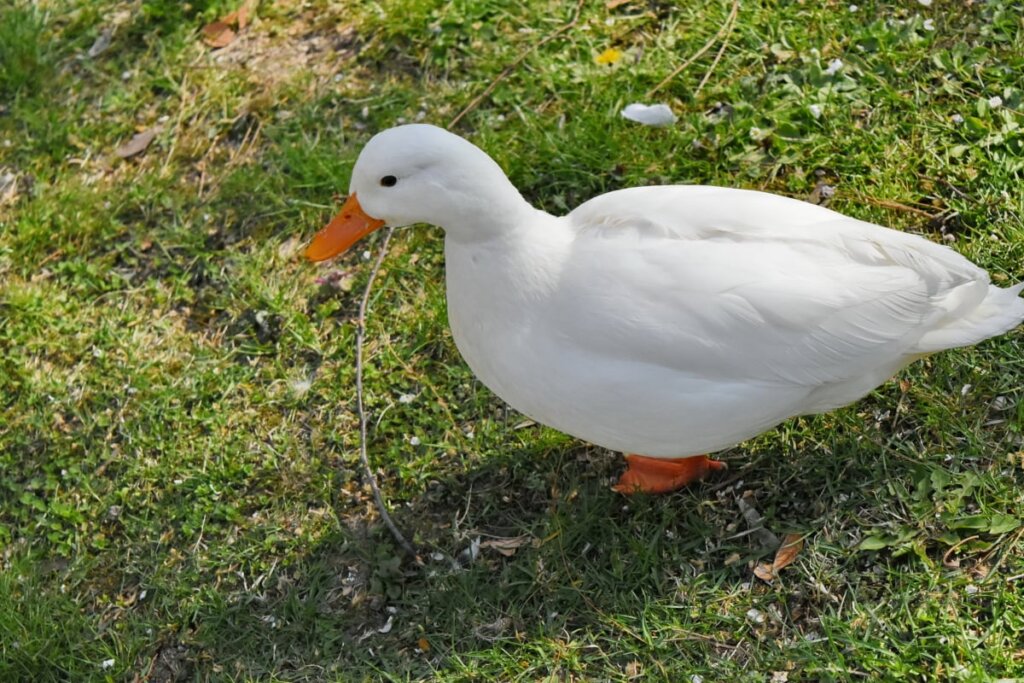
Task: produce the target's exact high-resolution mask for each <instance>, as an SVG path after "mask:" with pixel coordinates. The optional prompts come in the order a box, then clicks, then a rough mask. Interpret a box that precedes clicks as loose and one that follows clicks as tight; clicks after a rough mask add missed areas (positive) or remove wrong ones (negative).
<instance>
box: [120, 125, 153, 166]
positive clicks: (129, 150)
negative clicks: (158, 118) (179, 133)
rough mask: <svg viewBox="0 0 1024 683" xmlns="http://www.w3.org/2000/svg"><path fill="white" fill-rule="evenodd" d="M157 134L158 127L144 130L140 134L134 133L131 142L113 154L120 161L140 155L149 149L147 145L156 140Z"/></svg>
mask: <svg viewBox="0 0 1024 683" xmlns="http://www.w3.org/2000/svg"><path fill="white" fill-rule="evenodd" d="M159 132H160V127H159V126H155V127H153V128H149V129H147V130H144V131H142V132H141V133H136V134H135V135H133V136H132V139H131V140H129V141H128V142H126V143H124V144H123V145H121V146H120V147H118V148H117V149H116V150H114V154H116V155H117V156H119V157H121V158H122V159H128V158H130V157H133V156H135V155H137V154H142V153H143V152H145V151H146V148H147V147H149V143H151V142H153V139H154V138H156V136H157V133H159Z"/></svg>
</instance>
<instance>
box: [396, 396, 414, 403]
mask: <svg viewBox="0 0 1024 683" xmlns="http://www.w3.org/2000/svg"><path fill="white" fill-rule="evenodd" d="M414 400H416V394H402V395H401V396H399V397H398V402H399V403H412V402H413V401H414Z"/></svg>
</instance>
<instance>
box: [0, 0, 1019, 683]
mask: <svg viewBox="0 0 1024 683" xmlns="http://www.w3.org/2000/svg"><path fill="white" fill-rule="evenodd" d="M583 4H584V5H585V7H583V8H582V12H581V14H580V16H579V18H578V21H577V22H576V23H575V24H573V25H572V26H570V27H569V28H567V29H566V30H565V31H564V32H562V33H560V34H559V35H557V36H555V37H554V38H552V39H551V40H548V41H547V42H543V41H544V39H545V37H547V36H550V35H551V34H552V33H554V32H555V31H557V30H558V29H559V28H560V27H562V26H564V25H565V24H566V23H567V22H569V21H570V20H571V19H572V17H573V12H574V6H570V5H568V4H566V3H556V2H545V1H543V0H537V1H534V0H530V1H528V2H523V1H517V2H511V1H504V0H482V1H477V2H469V1H459V0H456V2H447V1H443V0H378V1H377V2H369V1H367V2H331V1H328V0H310V1H306V2H300V1H299V0H280V1H277V2H271V1H270V0H262V1H261V2H258V3H257V2H252V3H250V4H249V5H248V7H249V9H250V10H251V11H250V12H249V16H248V17H246V20H245V21H239V19H238V16H237V15H236V17H235V18H234V20H235V21H234V25H233V26H232V30H233V31H234V32H235V33H237V37H235V38H234V40H230V41H227V44H226V45H224V46H223V47H219V48H216V47H213V46H211V45H209V44H207V43H206V42H204V40H203V38H204V36H207V39H208V40H212V39H211V38H210V33H209V32H208V33H204V32H203V28H204V27H205V26H207V25H209V24H211V23H212V22H214V21H215V20H217V19H218V18H221V17H225V16H226V15H228V14H229V13H230V12H232V11H234V10H237V9H238V8H239V5H238V2H236V1H235V0H223V1H222V0H195V1H194V2H192V3H190V4H185V3H179V2H176V1H171V0H131V1H125V2H117V1H114V0H97V1H95V2H93V1H89V2H86V1H85V0H38V1H37V2H30V1H29V0H13V2H7V3H5V4H4V5H3V6H2V7H0V283H2V285H0V468H2V476H0V546H2V551H0V634H2V637H0V679H2V680H5V681H15V680H25V681H28V680H31V681H51V680H52V681H56V680H75V681H86V680H124V681H132V680H135V681H160V682H166V681H178V680H182V681H183V680H239V681H241V680H271V681H295V680H337V681H359V680H395V681H399V680H440V681H462V680H516V681H582V680H610V681H627V680H629V681H633V680H637V681H640V680H648V681H662V680H672V681H698V680H703V681H707V682H710V681H785V680H789V681H826V680H837V681H842V680H859V679H870V680H886V679H888V680H969V681H975V680H990V679H998V678H1010V679H1012V678H1015V677H1016V678H1021V677H1024V645H1022V643H1024V598H1022V597H1021V591H1020V587H1021V583H1022V581H1024V542H1022V535H1024V527H1021V526H1020V522H1021V520H1020V517H1019V515H1020V510H1022V509H1024V487H1022V484H1024V469H1022V449H1024V446H1022V437H1021V429H1022V427H1024V401H1022V397H1024V393H1022V390H1021V387H1022V386H1024V360H1022V359H1024V354H1022V342H1024V338H1022V336H1021V333H1020V331H1016V332H1012V333H1010V334H1007V335H1005V336H1003V337H1001V338H999V339H996V340H992V341H989V342H986V343H984V344H982V345H980V346H979V347H977V348H972V349H964V350H958V351H953V352H948V353H944V354H940V355H937V356H934V357H932V358H929V359H926V360H925V361H922V362H919V363H917V364H915V365H914V366H912V367H911V368H909V369H908V370H906V371H905V372H904V373H902V374H901V375H900V376H899V377H897V378H896V379H894V380H893V381H891V382H889V383H887V384H885V385H884V386H882V387H881V388H879V389H878V390H877V391H876V392H874V393H873V394H872V395H871V396H869V397H868V398H866V399H865V400H863V401H861V402H859V403H857V404H856V405H854V406H851V407H849V408H846V409H844V410H840V411H837V412H835V413H832V414H829V415H824V416H817V417H807V418H801V419H796V420H792V421H789V422H787V423H786V424H784V425H782V426H780V427H779V428H777V429H774V430H772V431H770V432H768V433H767V434H765V435H763V436H762V437H759V438H757V439H755V440H753V441H751V442H748V443H745V444H742V445H740V446H738V447H736V448H734V449H731V450H729V451H727V452H725V453H722V454H720V457H721V458H723V459H724V460H726V461H727V462H728V463H729V466H730V470H729V472H728V473H727V474H726V475H724V476H721V477H717V478H714V479H712V480H710V481H708V482H707V483H705V484H701V485H697V486H693V487H691V488H689V489H687V490H685V491H682V492H679V493H676V494H672V495H669V496H663V497H633V498H624V497H622V496H620V495H617V494H615V493H613V492H612V491H610V490H609V484H610V483H611V481H612V480H613V479H614V477H615V476H616V475H617V474H618V473H619V472H620V471H621V469H622V461H621V458H620V456H618V455H617V454H613V453H608V452H605V451H602V450H601V449H597V448H594V447H591V446H589V445H588V444H585V443H580V442H578V441H575V440H573V439H571V438H568V437H566V436H563V435H561V434H558V433H556V432H554V431H551V430H548V429H545V428H543V427H541V426H538V425H536V424H533V423H532V422H530V421H528V420H526V419H525V418H523V417H522V416H520V415H517V414H515V413H514V412H513V411H511V410H510V409H508V408H507V407H506V406H505V405H504V404H503V403H502V402H501V401H500V400H498V399H497V398H495V397H494V396H493V395H492V394H490V393H489V392H488V391H487V390H486V389H485V388H484V387H482V386H481V385H480V384H479V383H478V382H476V381H475V379H474V378H473V376H472V374H471V373H470V372H469V371H468V369H467V368H466V366H465V365H464V364H463V363H462V361H461V360H460V358H459V355H458V353H457V351H456V350H455V348H454V346H453V344H452V340H451V336H450V333H449V331H448V329H447V325H446V319H445V305H444V289H443V267H442V249H441V234H440V231H439V230H438V229H436V228H428V227H425V226H419V227H416V228H414V229H410V230H405V231H402V232H400V233H399V234H398V235H397V237H396V240H395V243H394V244H393V246H392V248H391V252H390V254H389V256H388V258H387V260H386V261H385V265H384V268H383V271H382V273H381V276H380V278H379V280H378V284H377V287H376V288H375V290H374V295H373V298H372V305H371V307H372V310H371V314H370V320H369V323H368V341H367V345H366V355H367V367H366V373H365V374H366V383H367V404H368V409H369V411H370V423H369V427H370V439H369V454H370V458H371V460H372V462H373V463H374V468H375V471H376V472H377V475H378V477H379V478H380V482H381V486H382V489H383V491H384V494H385V496H386V497H387V498H388V499H389V501H390V504H391V506H392V509H393V513H394V518H395V520H396V522H397V524H398V525H399V526H400V527H401V528H402V529H403V530H404V531H405V532H406V533H407V534H408V535H410V537H411V538H412V539H413V540H414V542H415V543H416V545H417V547H418V548H419V549H420V557H421V560H422V565H419V564H417V563H416V562H415V561H413V560H411V559H409V558H406V557H404V556H403V555H402V553H401V551H400V550H399V548H398V546H397V545H396V544H395V543H394V542H393V541H392V539H391V537H390V536H389V535H388V533H387V532H386V530H384V529H383V527H382V525H381V524H380V522H379V518H378V515H377V513H376V510H375V507H374V505H373V502H372V499H371V497H370V493H369V490H368V488H367V485H366V482H365V481H364V478H363V476H362V474H361V470H360V467H359V461H358V422H357V420H356V417H355V413H354V409H355V406H354V349H353V342H354V324H353V320H354V316H355V313H356V310H357V307H358V300H359V296H360V293H361V291H362V288H363V285H364V283H365V281H366V277H367V275H368V270H369V263H368V258H369V253H364V250H365V252H373V251H374V249H375V247H376V245H378V244H379V240H378V239H376V238H371V239H369V240H367V241H366V242H365V243H364V244H362V245H360V246H359V247H357V248H356V249H355V250H354V251H353V253H351V254H350V255H348V256H346V257H344V258H343V259H341V260H339V261H338V262H336V263H334V264H332V265H329V266H327V267H314V266H312V265H310V264H308V263H306V262H304V261H303V259H302V258H301V249H302V245H303V244H304V243H305V242H306V241H307V240H308V239H309V238H310V237H311V236H312V234H313V233H314V232H315V230H316V229H318V228H319V227H320V226H321V225H322V224H323V223H324V222H325V221H326V220H327V219H328V218H329V216H330V215H331V212H332V210H333V209H334V208H336V207H337V206H339V199H340V197H341V196H343V195H344V193H345V191H346V189H347V182H348V176H349V172H350V169H351V165H352V162H353V161H354V159H355V157H356V155H357V154H358V151H359V149H360V147H361V146H362V144H363V143H364V142H365V141H366V140H367V139H368V137H369V136H370V135H371V134H372V133H373V132H374V131H377V130H380V129H382V128H385V127H388V126H391V125H394V124H395V123H398V122H400V121H414V120H423V121H428V122H432V123H436V124H439V125H448V124H449V123H450V122H451V121H452V120H453V119H454V118H455V117H456V115H457V114H459V112H461V111H463V110H464V109H465V108H466V107H467V106H468V105H470V104H471V103H473V102H474V99H475V98H477V97H478V96H479V95H481V94H483V93H485V90H486V89H487V88H488V86H489V85H491V84H494V86H495V87H494V88H493V90H492V91H491V92H489V93H488V94H487V95H486V96H484V97H483V98H482V99H480V100H479V101H477V102H476V104H475V105H474V106H473V107H472V109H471V110H470V111H468V112H467V113H466V114H465V115H464V116H463V117H462V118H461V119H460V120H459V121H458V123H457V124H456V125H455V128H454V129H455V130H456V131H457V132H459V133H460V134H462V135H465V136H467V137H468V138H470V139H471V140H473V141H474V142H475V143H476V144H478V145H480V146H481V147H483V148H484V149H485V150H487V151H488V152H489V153H491V154H492V155H493V156H494V157H495V158H496V159H497V161H498V162H499V163H500V164H501V165H502V166H503V167H504V168H505V169H507V171H508V173H509V175H510V177H511V178H512V180H513V182H514V183H515V184H516V185H517V186H518V187H520V188H521V189H522V190H523V192H524V195H525V196H526V197H527V198H528V199H529V200H530V201H532V202H534V203H535V204H536V205H538V206H541V207H543V208H545V209H547V210H549V211H553V212H561V211H565V210H566V209H567V208H570V207H572V206H574V205H576V204H577V203H579V202H580V201H582V200H584V199H586V198H589V197H591V196H594V195H596V194H599V193H601V192H604V191H608V190H611V189H615V188H619V187H626V186H635V185H644V184H649V183H665V182H671V183H708V184H720V185H728V186H735V187H751V188H759V189H765V190H770V191H774V192H779V193H782V194H786V195H790V196H794V197H799V198H802V199H808V200H811V201H818V202H829V205H830V206H831V207H832V208H835V209H837V210H840V211H842V212H844V213H847V214H849V215H853V216H856V217H859V218H863V219H867V220H872V221H876V222H880V223H884V224H887V225H891V226H893V227H896V228H898V229H902V230H906V231H910V232H916V233H919V234H923V235H925V236H927V237H928V238H929V239H933V240H936V241H943V242H945V243H946V244H948V245H949V246H951V247H952V248H954V249H956V250H958V251H960V252H962V253H963V254H965V255H966V256H968V257H970V258H971V259H973V260H975V261H976V262H978V263H979V264H981V265H982V266H984V267H985V268H987V269H988V270H989V271H990V272H991V273H992V276H993V278H994V280H995V281H996V282H997V283H1000V284H1010V283H1012V282H1017V281H1021V280H1022V279H1024V265H1022V264H1024V223H1022V216H1024V192H1022V191H1021V188H1022V186H1024V185H1022V178H1021V176H1022V171H1024V133H1022V129H1021V128H1020V124H1021V123H1022V122H1024V114H1022V111H1021V109H1022V93H1021V83H1020V74H1021V73H1024V24H1022V22H1021V18H1020V10H1019V5H1018V4H1016V3H1014V2H1012V1H1010V0H991V1H989V2H959V1H956V2H954V1H952V0H950V1H949V2H945V1H943V0H935V2H934V3H933V2H923V1H922V2H912V1H911V0H906V1H905V2H899V3H882V2H877V3H876V2H863V3H858V4H859V6H856V5H851V4H850V3H849V2H848V1H844V2H841V3H837V2H829V1H827V0H825V1H823V2H813V3H811V2H808V3H801V2H792V3H764V4H761V3H757V2H752V1H747V2H743V3H742V4H741V5H739V8H738V11H737V14H736V19H735V23H734V24H733V23H730V21H729V19H728V17H729V15H730V10H731V9H732V7H733V4H732V2H729V1H719V2H712V3H668V2H660V1H659V0H651V1H650V2H647V1H644V0H626V1H622V0H614V1H611V2H607V3H604V2H595V3H583ZM677 5H678V6H677ZM226 23H228V24H232V22H231V21H228V22H226ZM239 24H245V25H244V26H241V25H239ZM218 31H219V29H216V30H213V34H216V35H220V34H219V33H218ZM716 35H717V36H718V38H717V39H716V40H713V41H712V42H711V44H710V46H709V47H708V49H706V50H704V51H703V52H701V48H702V47H703V46H705V44H707V43H708V42H709V40H710V39H713V38H714V37H715V36H716ZM212 42H216V41H215V40H212ZM530 48H535V49H534V50H533V51H532V52H530V53H529V54H528V55H527V56H526V57H525V58H524V59H523V60H522V62H521V63H519V64H518V65H516V66H515V67H514V68H512V69H511V70H510V71H509V72H508V73H506V75H505V77H504V78H501V79H500V81H498V82H496V83H495V81H496V79H499V77H500V76H501V74H502V73H503V72H505V70H506V67H509V66H510V65H512V64H514V63H515V62H516V60H517V58H518V57H519V56H520V55H522V54H523V53H524V52H526V51H527V50H529V49H530ZM698 53H700V54H699V55H698V56H697V58H696V59H694V60H693V61H692V63H691V64H689V65H688V66H686V68H684V69H682V71H681V72H680V73H679V74H678V75H676V76H675V77H674V78H672V79H671V80H669V81H668V82H667V83H665V84H664V85H662V86H661V87H660V88H658V89H657V90H656V91H655V92H653V93H651V92H650V91H651V90H652V89H655V88H656V86H658V84H659V83H660V82H661V81H662V80H663V79H664V78H665V77H666V76H668V75H669V74H671V73H672V72H673V70H675V69H676V68H677V67H679V66H680V65H684V64H685V62H686V61H687V59H688V58H689V57H691V56H692V55H695V54H698ZM631 102H647V103H656V102H664V103H666V104H668V105H669V106H670V107H671V108H672V110H673V111H674V112H675V113H676V114H677V115H678V116H679V120H678V122H676V123H675V124H674V125H673V126H670V127H667V128H649V127H644V126H641V125H639V124H636V123H633V122H630V121H627V120H625V119H623V118H621V117H620V116H619V111H620V110H621V109H622V108H623V107H624V106H625V105H626V104H629V103H631ZM136 134H144V135H141V136H140V137H139V138H135V141H134V143H131V141H132V140H133V136H135V135H136ZM147 140H148V143H147ZM738 500H743V501H744V502H743V505H744V509H746V510H747V511H748V512H749V511H750V510H753V511H756V513H759V514H760V516H761V517H762V518H763V523H764V525H765V526H766V527H767V529H768V530H770V531H771V532H773V533H774V534H775V535H777V536H778V537H782V536H783V535H784V534H789V533H793V534H799V535H800V536H802V537H803V548H802V549H801V550H800V552H799V554H798V555H797V556H796V558H795V561H794V562H793V563H792V564H791V565H789V566H788V567H785V568H784V569H781V570H780V571H779V572H778V576H777V577H776V578H775V579H774V580H773V581H772V582H771V583H768V582H765V581H763V580H762V579H760V578H757V577H755V575H754V574H753V571H752V570H753V568H754V566H755V563H756V562H757V561H760V560H764V559H768V560H770V559H771V557H772V554H773V552H774V550H773V549H772V548H771V546H770V544H767V545H766V543H765V542H764V538H765V534H763V533H748V532H749V529H748V522H747V521H746V518H745V516H744V514H743V511H742V510H741V507H740V504H739V503H738V502H737V501H738Z"/></svg>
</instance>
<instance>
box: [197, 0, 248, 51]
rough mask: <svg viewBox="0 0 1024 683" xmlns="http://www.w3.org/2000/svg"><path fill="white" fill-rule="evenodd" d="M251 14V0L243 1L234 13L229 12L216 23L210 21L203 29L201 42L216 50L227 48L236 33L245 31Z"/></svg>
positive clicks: (236, 35) (235, 36)
mask: <svg viewBox="0 0 1024 683" xmlns="http://www.w3.org/2000/svg"><path fill="white" fill-rule="evenodd" d="M252 13H253V0H245V2H243V3H242V6H241V7H239V8H238V9H236V10H235V11H234V12H229V13H228V14H225V15H224V16H223V17H221V18H220V19H218V20H217V21H212V22H210V23H209V24H207V25H206V26H204V27H203V31H202V33H203V42H204V43H206V44H207V45H209V46H210V47H212V48H214V49H217V48H221V47H227V46H228V45H230V44H231V42H232V41H233V40H234V39H235V38H237V37H238V33H236V32H235V31H236V29H237V30H238V31H243V30H245V27H246V26H248V25H249V22H250V21H251V18H252Z"/></svg>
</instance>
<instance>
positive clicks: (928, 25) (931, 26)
mask: <svg viewBox="0 0 1024 683" xmlns="http://www.w3.org/2000/svg"><path fill="white" fill-rule="evenodd" d="M924 30H925V31H934V30H935V20H934V19H925V20H924Z"/></svg>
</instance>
